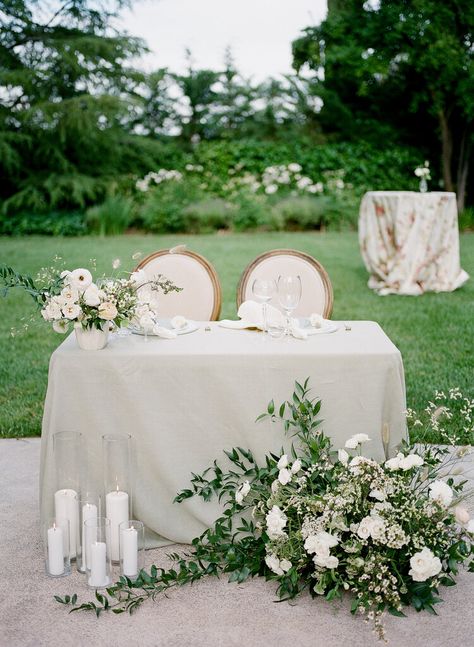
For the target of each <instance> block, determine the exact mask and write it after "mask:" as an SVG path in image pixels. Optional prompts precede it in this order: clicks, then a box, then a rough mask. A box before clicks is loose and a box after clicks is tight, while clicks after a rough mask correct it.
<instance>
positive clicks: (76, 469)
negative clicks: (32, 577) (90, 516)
mask: <svg viewBox="0 0 474 647" xmlns="http://www.w3.org/2000/svg"><path fill="white" fill-rule="evenodd" d="M53 454H54V465H55V471H56V488H55V493H54V511H55V516H56V519H58V521H61V520H67V521H69V555H70V558H71V559H75V557H76V552H77V545H78V543H79V542H80V537H79V528H80V527H79V498H80V493H81V476H82V470H83V465H84V457H83V444H82V434H81V433H80V432H78V431H59V432H57V433H55V434H53Z"/></svg>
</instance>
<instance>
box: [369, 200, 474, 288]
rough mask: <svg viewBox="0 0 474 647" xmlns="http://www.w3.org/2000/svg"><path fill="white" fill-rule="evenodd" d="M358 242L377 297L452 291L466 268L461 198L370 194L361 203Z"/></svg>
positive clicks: (462, 277) (464, 279)
mask: <svg viewBox="0 0 474 647" xmlns="http://www.w3.org/2000/svg"><path fill="white" fill-rule="evenodd" d="M359 243H360V250H361V254H362V258H363V260H364V263H365V266H366V268H367V270H368V271H369V272H370V278H369V282H368V285H369V288H372V289H373V290H376V291H377V292H378V294H381V295H385V294H405V295H419V294H423V293H424V292H451V291H453V290H456V288H458V287H460V286H461V285H463V284H464V283H465V282H466V281H467V280H468V278H469V275H468V274H467V273H466V272H465V271H464V270H462V269H461V265H460V258H459V232H458V214H457V207H456V195H455V194H454V193H444V192H431V193H415V192H413V191H370V192H369V193H366V194H365V195H364V197H363V199H362V203H361V205H360V214H359Z"/></svg>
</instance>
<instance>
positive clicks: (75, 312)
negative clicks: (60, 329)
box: [62, 303, 82, 320]
mask: <svg viewBox="0 0 474 647" xmlns="http://www.w3.org/2000/svg"><path fill="white" fill-rule="evenodd" d="M62 313H63V315H64V317H65V318H66V319H70V320H72V319H77V318H78V317H79V315H80V314H81V313H82V310H81V308H80V306H78V305H77V303H70V304H67V305H65V306H63V308H62Z"/></svg>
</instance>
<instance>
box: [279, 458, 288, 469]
mask: <svg viewBox="0 0 474 647" xmlns="http://www.w3.org/2000/svg"><path fill="white" fill-rule="evenodd" d="M277 467H278V469H279V470H282V469H283V468H284V467H288V456H287V455H286V454H283V456H282V457H281V458H280V460H279V461H278V463H277Z"/></svg>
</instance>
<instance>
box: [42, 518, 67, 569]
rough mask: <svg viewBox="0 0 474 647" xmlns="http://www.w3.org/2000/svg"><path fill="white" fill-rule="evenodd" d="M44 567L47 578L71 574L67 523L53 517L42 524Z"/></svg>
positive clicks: (65, 520) (64, 520)
mask: <svg viewBox="0 0 474 647" xmlns="http://www.w3.org/2000/svg"><path fill="white" fill-rule="evenodd" d="M43 544H44V565H45V570H46V575H48V576H49V577H64V576H65V575H70V573H71V560H70V557H69V521H68V520H67V519H57V518H56V517H53V518H51V519H47V520H46V522H45V523H44V524H43Z"/></svg>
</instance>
